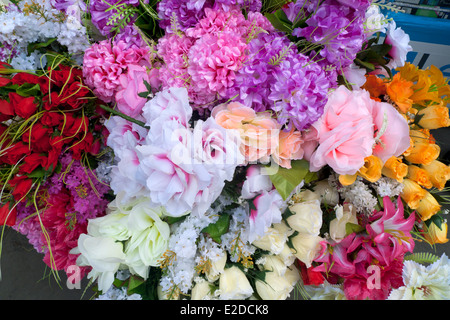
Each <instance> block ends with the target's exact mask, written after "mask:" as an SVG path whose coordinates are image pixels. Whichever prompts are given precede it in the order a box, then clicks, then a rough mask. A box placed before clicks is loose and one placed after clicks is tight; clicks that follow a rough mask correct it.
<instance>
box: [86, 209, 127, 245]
mask: <svg viewBox="0 0 450 320" xmlns="http://www.w3.org/2000/svg"><path fill="white" fill-rule="evenodd" d="M127 220H128V215H126V214H123V213H121V212H118V211H114V212H111V213H109V214H107V215H105V216H103V217H98V218H95V219H91V220H89V223H88V227H87V232H88V234H89V235H91V236H94V237H107V238H113V239H115V240H117V241H125V240H127V239H128V238H129V237H130V232H129V230H128V227H127Z"/></svg>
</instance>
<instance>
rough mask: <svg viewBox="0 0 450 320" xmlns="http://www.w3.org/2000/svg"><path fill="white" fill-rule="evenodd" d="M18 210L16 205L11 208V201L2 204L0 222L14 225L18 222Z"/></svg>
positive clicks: (0, 206)
mask: <svg viewBox="0 0 450 320" xmlns="http://www.w3.org/2000/svg"><path fill="white" fill-rule="evenodd" d="M16 216H17V210H16V207H14V208H13V209H12V210H11V209H10V208H9V202H7V203H5V204H3V205H1V204H0V224H2V225H5V224H6V225H7V226H10V227H12V226H13V225H15V224H16Z"/></svg>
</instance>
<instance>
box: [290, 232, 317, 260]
mask: <svg viewBox="0 0 450 320" xmlns="http://www.w3.org/2000/svg"><path fill="white" fill-rule="evenodd" d="M322 240H323V239H322V238H321V237H319V236H318V235H311V234H307V233H299V234H297V235H296V236H294V237H292V238H291V243H292V245H293V247H294V249H293V253H294V255H295V256H296V257H297V258H298V259H299V260H300V261H301V262H303V263H304V264H305V265H306V267H308V268H309V267H310V266H311V263H312V261H313V260H314V258H315V256H316V255H317V253H318V252H319V251H320V241H322Z"/></svg>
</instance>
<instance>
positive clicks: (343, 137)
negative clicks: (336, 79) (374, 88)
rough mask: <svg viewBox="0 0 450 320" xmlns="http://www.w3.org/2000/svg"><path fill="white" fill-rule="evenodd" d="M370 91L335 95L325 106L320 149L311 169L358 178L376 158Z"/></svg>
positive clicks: (343, 90) (341, 90) (341, 91)
mask: <svg viewBox="0 0 450 320" xmlns="http://www.w3.org/2000/svg"><path fill="white" fill-rule="evenodd" d="M374 102H375V101H374V100H372V99H371V98H370V95H369V93H368V92H367V91H363V90H360V91H349V90H348V89H347V88H345V87H344V86H340V87H338V89H336V91H334V92H333V93H332V94H331V95H330V97H329V99H328V102H327V104H326V105H325V110H324V114H323V115H322V117H321V118H320V119H319V122H318V125H317V130H318V136H319V146H318V148H317V149H316V151H315V152H314V153H313V155H312V156H311V160H310V161H311V162H310V169H311V170H312V171H318V170H319V169H320V168H322V167H323V166H325V165H329V166H330V167H331V168H332V169H333V170H334V171H336V172H337V173H338V174H354V173H355V172H357V171H358V170H359V169H360V168H361V167H362V166H363V165H364V159H365V158H366V157H368V156H370V155H371V154H372V147H373V145H374V143H375V139H374V124H373V118H372V108H373V104H374Z"/></svg>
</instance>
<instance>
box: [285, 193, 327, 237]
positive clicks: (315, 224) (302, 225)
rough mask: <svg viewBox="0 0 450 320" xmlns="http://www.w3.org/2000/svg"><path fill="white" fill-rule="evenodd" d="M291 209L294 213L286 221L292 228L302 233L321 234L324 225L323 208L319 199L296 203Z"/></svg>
mask: <svg viewBox="0 0 450 320" xmlns="http://www.w3.org/2000/svg"><path fill="white" fill-rule="evenodd" d="M289 210H290V211H291V212H292V213H293V215H291V216H289V217H288V218H287V219H286V221H287V223H288V224H289V226H290V227H291V228H292V229H294V230H295V231H298V232H300V233H307V234H312V235H318V234H319V232H320V228H321V227H322V209H321V208H320V201H319V200H313V201H308V202H300V203H295V204H294V205H292V206H290V207H289Z"/></svg>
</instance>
